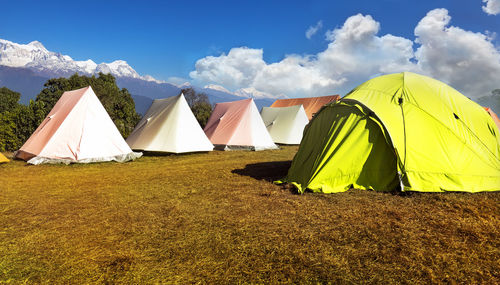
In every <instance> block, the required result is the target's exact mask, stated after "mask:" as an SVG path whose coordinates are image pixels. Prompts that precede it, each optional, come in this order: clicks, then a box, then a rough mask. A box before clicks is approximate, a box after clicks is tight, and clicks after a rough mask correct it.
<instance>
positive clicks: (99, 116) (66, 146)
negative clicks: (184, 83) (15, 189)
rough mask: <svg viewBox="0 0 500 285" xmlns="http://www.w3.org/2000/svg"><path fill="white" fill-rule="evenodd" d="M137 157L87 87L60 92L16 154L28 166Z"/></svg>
mask: <svg viewBox="0 0 500 285" xmlns="http://www.w3.org/2000/svg"><path fill="white" fill-rule="evenodd" d="M141 155H142V154H141V153H134V152H132V150H131V149H130V147H129V146H128V145H127V143H126V142H125V140H124V139H123V137H122V136H121V134H120V132H119V131H118V129H117V128H116V126H115V124H114V123H113V121H112V120H111V118H110V117H109V115H108V113H107V112H106V110H105V109H104V107H103V106H102V104H101V102H100V101H99V99H98V98H97V96H96V95H95V93H94V91H93V90H92V88H91V87H90V86H88V87H85V88H81V89H78V90H73V91H67V92H64V93H63V95H62V96H61V98H60V99H59V101H57V103H56V105H55V106H54V108H52V110H51V111H50V113H49V114H48V115H47V117H46V118H45V120H43V122H42V123H41V124H40V126H38V128H37V129H36V130H35V132H34V133H33V134H32V135H31V137H30V138H29V139H28V140H27V141H26V143H24V145H23V146H22V147H21V149H20V150H19V151H17V152H16V157H17V158H20V159H23V160H26V161H28V163H31V164H40V163H71V162H78V163H88V162H98V161H111V160H114V161H119V162H124V161H128V160H132V159H135V158H137V157H140V156H141Z"/></svg>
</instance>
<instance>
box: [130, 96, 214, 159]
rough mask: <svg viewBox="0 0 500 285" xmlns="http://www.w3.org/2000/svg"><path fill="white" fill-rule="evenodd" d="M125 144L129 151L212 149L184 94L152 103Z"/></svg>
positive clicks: (179, 151) (181, 151) (192, 150)
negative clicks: (127, 145)
mask: <svg viewBox="0 0 500 285" xmlns="http://www.w3.org/2000/svg"><path fill="white" fill-rule="evenodd" d="M127 143H128V144H129V146H130V147H131V148H132V149H137V150H144V151H159V152H172V153H183V152H197V151H211V150H213V148H214V146H213V145H212V144H211V143H210V141H209V140H208V138H207V136H206V135H205V133H204V132H203V130H202V128H201V127H200V124H199V123H198V121H197V120H196V118H195V116H194V115H193V112H192V111H191V109H190V108H189V105H188V103H187V102H186V99H185V98H184V95H183V94H181V95H178V96H173V97H169V98H166V99H157V100H154V101H153V104H151V107H149V109H148V111H147V112H146V114H145V115H144V117H143V118H142V120H141V121H140V122H139V123H138V124H137V126H136V127H135V129H134V131H133V132H132V133H131V134H130V136H129V137H128V138H127Z"/></svg>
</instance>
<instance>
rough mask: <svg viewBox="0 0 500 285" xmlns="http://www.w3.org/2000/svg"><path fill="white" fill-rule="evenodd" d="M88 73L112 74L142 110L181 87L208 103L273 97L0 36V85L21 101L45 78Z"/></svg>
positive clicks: (264, 102) (37, 89) (267, 102)
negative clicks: (170, 78)
mask: <svg viewBox="0 0 500 285" xmlns="http://www.w3.org/2000/svg"><path fill="white" fill-rule="evenodd" d="M75 72H76V73H78V74H81V75H92V74H96V73H99V72H102V73H106V74H107V73H110V74H112V75H113V76H115V77H116V83H117V85H118V86H119V87H120V88H127V89H128V91H129V92H130V93H131V94H132V97H133V98H134V100H135V103H136V110H137V111H138V112H140V113H142V114H143V113H144V112H145V111H146V110H147V108H148V107H149V105H150V104H151V102H152V101H153V99H158V98H165V97H170V96H175V95H178V94H179V93H180V92H181V89H183V88H189V87H192V88H194V89H195V90H196V91H197V92H203V93H205V94H207V96H208V99H209V100H210V102H211V103H219V102H228V101H234V100H241V99H242V97H244V98H254V99H255V103H256V104H257V107H258V108H261V107H263V106H269V105H270V104H271V103H272V102H274V99H276V97H272V96H270V95H269V94H265V93H262V92H260V93H259V92H258V91H257V90H250V89H241V90H236V91H235V92H231V91H229V90H227V89H226V88H224V87H222V86H220V85H207V86H205V87H204V88H199V87H196V86H192V85H191V83H189V82H185V83H184V84H181V85H174V84H170V83H167V82H164V81H160V80H157V79H155V78H154V77H152V76H150V75H143V76H142V75H140V74H138V73H137V72H136V71H135V70H134V69H133V68H132V67H131V66H130V65H128V64H127V62H126V61H124V60H115V61H113V62H111V63H100V64H97V63H95V62H94V61H92V60H91V59H88V60H85V61H78V60H73V59H72V58H71V57H70V56H69V55H63V54H61V53H57V52H52V51H49V50H47V49H46V48H45V47H44V46H43V44H42V43H40V42H38V41H33V42H30V43H28V44H18V43H14V42H11V41H8V40H3V39H0V87H2V86H6V87H8V88H10V89H12V90H14V91H17V92H20V93H21V100H20V101H21V103H23V104H27V103H28V102H29V100H31V99H35V98H36V95H37V94H38V93H39V92H40V90H42V89H43V84H44V82H46V81H47V80H48V79H49V78H54V77H68V76H71V75H73V74H74V73H75Z"/></svg>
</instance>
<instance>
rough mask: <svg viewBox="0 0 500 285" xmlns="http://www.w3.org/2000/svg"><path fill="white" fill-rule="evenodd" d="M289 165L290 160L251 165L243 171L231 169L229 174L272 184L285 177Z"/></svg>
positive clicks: (246, 166)
mask: <svg viewBox="0 0 500 285" xmlns="http://www.w3.org/2000/svg"><path fill="white" fill-rule="evenodd" d="M291 164H292V161H291V160H286V161H271V162H260V163H252V164H247V165H245V168H243V169H233V170H232V171H231V173H235V174H239V175H243V176H250V177H252V178H255V179H257V180H266V181H269V182H273V181H276V180H278V179H281V178H283V177H285V176H286V175H287V173H288V169H289V168H290V165H291Z"/></svg>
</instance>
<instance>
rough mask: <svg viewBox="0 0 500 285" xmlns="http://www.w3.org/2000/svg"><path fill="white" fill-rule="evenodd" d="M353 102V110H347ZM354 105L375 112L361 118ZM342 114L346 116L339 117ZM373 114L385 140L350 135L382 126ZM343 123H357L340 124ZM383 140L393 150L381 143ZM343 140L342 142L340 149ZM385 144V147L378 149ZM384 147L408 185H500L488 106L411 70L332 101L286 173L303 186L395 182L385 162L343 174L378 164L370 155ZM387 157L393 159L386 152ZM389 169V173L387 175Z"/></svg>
mask: <svg viewBox="0 0 500 285" xmlns="http://www.w3.org/2000/svg"><path fill="white" fill-rule="evenodd" d="M342 105H345V107H341V106H342ZM348 106H349V107H348ZM354 107H355V108H354ZM346 108H347V109H349V110H350V111H351V112H352V114H351V115H348V114H346V112H347V111H346V110H347V109H346ZM355 109H357V110H360V111H361V113H362V114H365V115H366V114H370V112H372V115H371V116H369V118H370V119H365V120H362V119H361V118H360V116H361V115H360V113H359V112H358V111H355ZM330 113H331V114H330ZM338 118H340V121H341V122H337V120H338ZM347 118H350V119H349V120H348V119H347ZM355 118H358V119H355ZM328 120H330V121H328ZM343 120H345V121H346V122H347V121H349V122H350V123H349V124H347V123H342V121H343ZM369 121H371V122H374V123H378V124H376V125H377V126H378V132H379V133H380V134H382V135H383V134H385V138H386V140H385V142H382V140H380V139H378V140H374V139H372V140H370V139H368V141H367V140H366V139H363V138H362V137H360V138H359V139H358V138H355V139H353V138H350V136H351V135H353V134H357V135H359V134H361V133H363V132H376V131H375V129H376V128H375V127H374V126H375V125H374V124H373V123H368V122H369ZM342 124H343V125H342ZM338 127H342V128H348V129H352V130H350V131H334V129H335V128H338ZM332 128H333V129H332ZM360 129H361V130H360ZM363 129H364V130H363ZM365 136H366V135H365ZM373 136H379V135H372V137H373ZM384 143H385V144H386V147H388V148H389V150H390V151H388V150H383V149H384V148H383V147H382V146H379V144H384ZM337 145H341V146H342V147H341V148H338V149H336V146H337ZM312 150H315V151H312ZM348 150H349V152H348ZM337 151H339V153H338V154H337ZM380 151H382V153H383V154H382V153H380V154H377V155H375V156H374V155H373V154H371V153H374V152H380ZM348 153H349V154H348ZM347 154H348V155H347ZM370 155H371V157H370ZM381 155H383V156H391V155H392V156H393V159H394V161H395V163H394V167H395V171H396V172H397V173H399V176H400V177H401V180H400V182H401V183H402V185H403V189H402V190H403V191H421V192H442V191H464V192H480V191H495V190H500V134H499V130H498V128H496V125H495V123H494V122H493V120H492V119H491V117H490V116H489V115H488V113H487V112H485V111H484V110H483V109H482V107H481V106H479V105H477V104H476V103H474V102H473V101H471V100H470V99H468V98H467V97H465V96H463V95H462V94H460V93H459V92H458V91H456V90H455V89H453V88H451V87H449V86H448V85H446V84H444V83H442V82H440V81H437V80H435V79H432V78H429V77H426V76H422V75H418V74H414V73H409V72H405V73H398V74H390V75H385V76H380V77H377V78H374V79H371V80H369V81H367V82H365V83H363V84H361V85H360V86H358V87H357V88H355V89H354V90H353V91H351V92H350V93H349V94H347V95H346V96H345V97H344V98H342V99H341V101H340V103H337V104H329V105H327V106H325V107H324V108H323V109H322V110H321V111H320V112H319V114H318V115H317V116H316V117H315V118H314V119H313V120H312V121H311V123H310V124H309V127H308V128H307V129H306V130H305V133H304V138H303V140H302V142H301V145H300V148H299V150H298V152H297V154H296V156H295V158H294V161H293V163H292V166H291V168H290V170H289V172H288V176H287V178H286V181H287V182H290V183H293V184H295V185H297V187H298V189H299V192H302V191H304V190H305V189H306V188H308V189H311V190H313V191H321V192H325V193H328V192H339V191H344V190H346V189H348V188H349V187H350V186H354V187H355V188H361V189H375V190H378V191H383V190H388V189H389V188H391V187H392V189H394V188H395V187H396V185H397V183H395V181H394V180H393V179H394V171H389V168H388V166H386V165H385V164H383V163H381V164H380V165H381V166H382V165H383V167H382V170H379V171H378V172H377V171H374V172H370V173H371V174H368V173H363V172H359V171H358V172H355V171H354V172H352V173H359V175H353V176H352V177H351V178H350V179H347V178H345V179H344V178H342V179H339V178H338V177H340V176H342V177H344V175H348V173H349V171H352V170H359V168H360V167H361V166H359V165H358V166H356V165H357V164H361V165H370V166H373V165H377V163H376V162H372V161H370V160H372V159H373V157H376V159H377V160H378V161H380V162H381V161H383V160H382V159H381V158H379V157H378V156H381ZM311 161H315V162H314V163H311ZM387 162H391V159H389V158H387ZM330 164H335V166H330ZM393 170H394V169H393ZM384 175H388V177H385V178H384V177H380V176H384ZM397 177H398V175H397V174H396V178H397ZM397 180H399V178H397ZM384 181H385V182H384ZM387 181H390V182H387ZM360 182H361V183H360ZM384 185H386V186H384Z"/></svg>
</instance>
